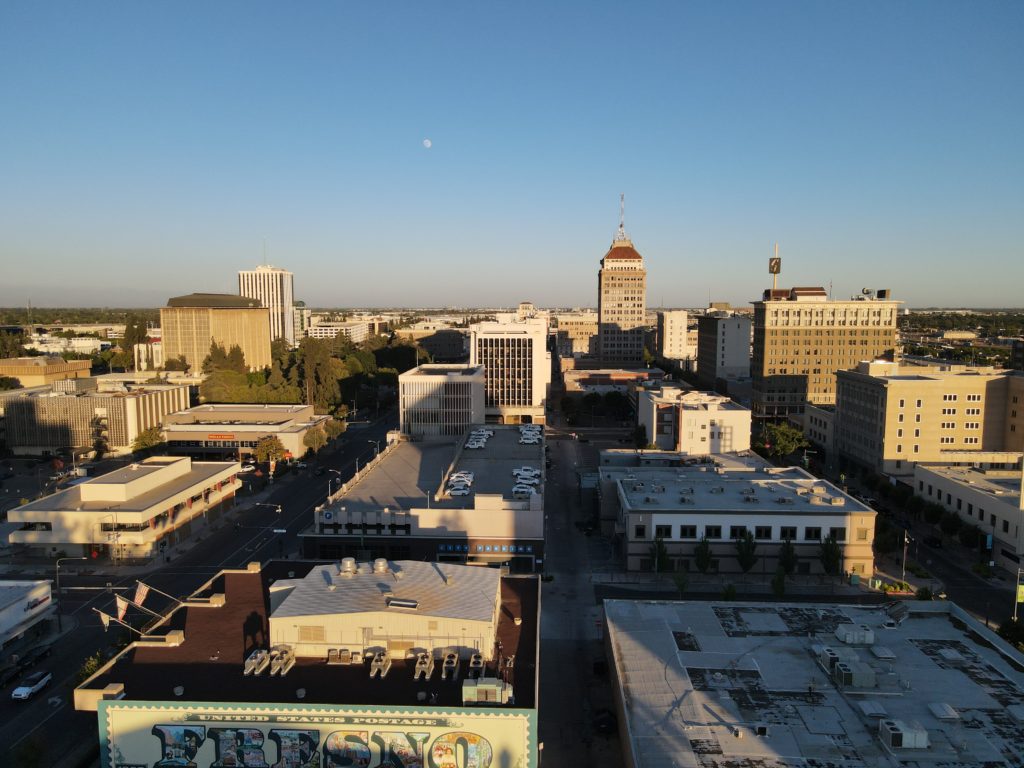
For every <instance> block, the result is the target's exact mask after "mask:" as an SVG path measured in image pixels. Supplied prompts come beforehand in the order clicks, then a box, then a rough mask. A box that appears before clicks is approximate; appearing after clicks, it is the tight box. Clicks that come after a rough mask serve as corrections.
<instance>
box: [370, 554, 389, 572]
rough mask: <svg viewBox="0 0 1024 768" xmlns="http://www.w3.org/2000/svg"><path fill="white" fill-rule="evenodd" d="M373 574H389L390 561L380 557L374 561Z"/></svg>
mask: <svg viewBox="0 0 1024 768" xmlns="http://www.w3.org/2000/svg"><path fill="white" fill-rule="evenodd" d="M373 572H374V573H387V572H388V561H387V560H386V559H385V558H383V557H378V558H377V559H376V560H374V561H373Z"/></svg>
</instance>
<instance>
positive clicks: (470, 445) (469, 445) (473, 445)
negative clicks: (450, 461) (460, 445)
mask: <svg viewBox="0 0 1024 768" xmlns="http://www.w3.org/2000/svg"><path fill="white" fill-rule="evenodd" d="M466 447H467V448H469V449H476V448H483V447H484V444H483V443H476V442H472V441H470V442H468V443H466Z"/></svg>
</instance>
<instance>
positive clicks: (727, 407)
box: [636, 384, 750, 456]
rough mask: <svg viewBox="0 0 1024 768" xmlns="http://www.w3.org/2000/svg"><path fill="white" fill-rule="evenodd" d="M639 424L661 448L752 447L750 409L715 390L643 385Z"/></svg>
mask: <svg viewBox="0 0 1024 768" xmlns="http://www.w3.org/2000/svg"><path fill="white" fill-rule="evenodd" d="M636 416H637V424H638V425H640V426H642V427H643V428H644V431H645V432H646V433H647V440H648V442H649V443H653V444H654V445H656V446H658V448H660V449H661V450H665V451H677V452H679V453H685V454H689V455H691V456H706V455H707V454H711V453H731V452H738V451H748V450H750V409H749V408H744V407H743V406H742V405H740V404H739V403H735V402H733V401H732V400H730V399H729V398H728V397H725V396H723V395H717V394H715V393H713V392H697V391H693V390H685V389H680V388H676V387H670V386H668V385H667V384H666V385H664V386H663V387H662V388H661V389H641V390H640V391H639V394H638V396H637V406H636Z"/></svg>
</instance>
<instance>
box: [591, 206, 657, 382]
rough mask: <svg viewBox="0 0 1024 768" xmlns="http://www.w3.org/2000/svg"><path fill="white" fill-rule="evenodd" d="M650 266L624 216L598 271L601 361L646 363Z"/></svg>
mask: <svg viewBox="0 0 1024 768" xmlns="http://www.w3.org/2000/svg"><path fill="white" fill-rule="evenodd" d="M646 314H647V270H645V269H644V260H643V257H642V256H641V255H640V254H639V253H637V251H636V249H634V248H633V243H632V242H631V241H630V239H629V238H628V237H626V229H625V219H624V217H623V216H622V215H620V217H619V231H618V233H616V235H615V240H614V241H613V242H612V247H611V248H610V249H609V250H608V253H606V254H605V255H604V258H603V259H601V269H600V270H599V271H598V273H597V323H598V326H597V328H598V330H597V335H598V343H597V348H598V354H599V355H600V357H601V365H603V366H605V367H610V368H639V367H641V366H642V365H643V364H644V325H645V316H646Z"/></svg>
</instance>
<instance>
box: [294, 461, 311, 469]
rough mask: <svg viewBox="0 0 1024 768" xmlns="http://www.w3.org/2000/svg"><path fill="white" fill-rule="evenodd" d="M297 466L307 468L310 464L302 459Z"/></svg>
mask: <svg viewBox="0 0 1024 768" xmlns="http://www.w3.org/2000/svg"><path fill="white" fill-rule="evenodd" d="M295 466H296V467H297V468H298V469H306V468H307V467H308V466H309V465H308V464H307V463H306V462H304V461H300V462H298V463H297V464H296V465H295Z"/></svg>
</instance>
